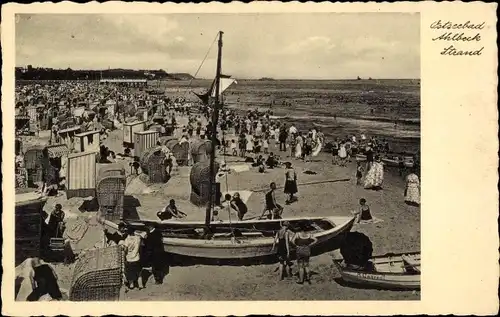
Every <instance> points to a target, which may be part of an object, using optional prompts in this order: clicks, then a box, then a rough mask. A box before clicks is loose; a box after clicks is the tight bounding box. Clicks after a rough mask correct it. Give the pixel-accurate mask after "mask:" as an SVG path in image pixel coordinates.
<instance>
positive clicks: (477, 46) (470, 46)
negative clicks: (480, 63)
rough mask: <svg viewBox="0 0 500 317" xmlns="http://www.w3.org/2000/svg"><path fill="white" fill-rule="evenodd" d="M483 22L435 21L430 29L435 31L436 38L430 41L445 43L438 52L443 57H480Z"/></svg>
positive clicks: (482, 47)
mask: <svg viewBox="0 0 500 317" xmlns="http://www.w3.org/2000/svg"><path fill="white" fill-rule="evenodd" d="M485 24H486V23H485V22H479V23H473V22H471V21H465V22H459V23H457V22H453V21H442V20H437V21H434V22H432V23H431V25H430V28H431V29H433V30H435V31H436V32H435V33H436V36H435V37H433V38H432V41H434V42H436V41H440V42H443V43H446V44H444V45H443V48H442V50H441V52H440V54H441V55H445V56H480V55H481V54H482V52H483V50H484V46H482V45H481V30H483V29H484V27H485Z"/></svg>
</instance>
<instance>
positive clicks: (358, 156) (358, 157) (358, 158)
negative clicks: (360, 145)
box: [356, 154, 366, 162]
mask: <svg viewBox="0 0 500 317" xmlns="http://www.w3.org/2000/svg"><path fill="white" fill-rule="evenodd" d="M356 161H358V162H364V161H366V155H364V154H356Z"/></svg>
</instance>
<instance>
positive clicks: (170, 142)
mask: <svg viewBox="0 0 500 317" xmlns="http://www.w3.org/2000/svg"><path fill="white" fill-rule="evenodd" d="M178 143H179V141H178V140H177V138H174V137H170V139H168V140H166V141H165V143H163V145H165V146H166V147H168V148H169V149H170V151H172V150H173V148H174V146H176V145H177V144H178ZM176 158H177V157H176Z"/></svg>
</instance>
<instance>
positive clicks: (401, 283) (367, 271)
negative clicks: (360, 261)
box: [333, 252, 420, 290]
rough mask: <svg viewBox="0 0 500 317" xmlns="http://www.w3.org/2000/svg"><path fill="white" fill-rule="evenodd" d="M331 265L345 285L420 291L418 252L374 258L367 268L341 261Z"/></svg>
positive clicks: (336, 260) (389, 254)
mask: <svg viewBox="0 0 500 317" xmlns="http://www.w3.org/2000/svg"><path fill="white" fill-rule="evenodd" d="M333 263H334V264H335V266H336V267H337V269H338V271H339V272H340V275H341V277H342V280H344V281H345V282H347V283H351V284H356V285H361V286H366V287H367V288H380V289H398V290H418V289H420V252H413V253H401V254H392V253H387V254H385V255H379V256H374V257H372V258H371V259H370V261H369V267H368V268H357V267H354V266H350V265H346V264H345V263H344V261H343V260H342V259H340V260H338V259H334V260H333Z"/></svg>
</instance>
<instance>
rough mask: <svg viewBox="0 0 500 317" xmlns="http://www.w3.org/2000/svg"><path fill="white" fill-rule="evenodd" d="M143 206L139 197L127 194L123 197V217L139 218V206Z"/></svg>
mask: <svg viewBox="0 0 500 317" xmlns="http://www.w3.org/2000/svg"><path fill="white" fill-rule="evenodd" d="M140 206H141V202H140V201H139V199H137V198H135V197H134V196H132V195H125V196H124V197H123V217H124V218H125V219H134V220H137V219H139V213H138V212H137V207H140Z"/></svg>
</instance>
